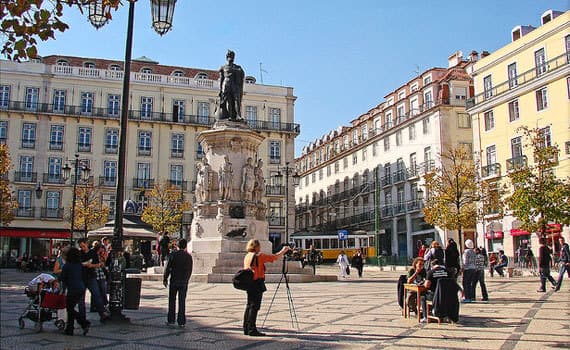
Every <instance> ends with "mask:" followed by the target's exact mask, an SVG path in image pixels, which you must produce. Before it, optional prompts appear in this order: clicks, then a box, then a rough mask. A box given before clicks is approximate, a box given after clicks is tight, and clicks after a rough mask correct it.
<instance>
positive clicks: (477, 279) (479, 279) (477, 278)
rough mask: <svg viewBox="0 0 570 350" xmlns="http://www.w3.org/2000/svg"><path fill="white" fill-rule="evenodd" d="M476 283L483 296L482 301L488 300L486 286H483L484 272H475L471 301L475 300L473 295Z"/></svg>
mask: <svg viewBox="0 0 570 350" xmlns="http://www.w3.org/2000/svg"><path fill="white" fill-rule="evenodd" d="M477 282H479V284H481V294H482V295H483V300H489V294H487V285H486V284H485V270H477V273H476V274H475V280H474V281H473V300H475V294H476V292H477V290H476V289H477Z"/></svg>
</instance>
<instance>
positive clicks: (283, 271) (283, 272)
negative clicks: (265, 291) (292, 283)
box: [261, 256, 299, 329]
mask: <svg viewBox="0 0 570 350" xmlns="http://www.w3.org/2000/svg"><path fill="white" fill-rule="evenodd" d="M286 262H287V257H286V256H283V266H282V267H281V279H280V280H279V283H277V288H275V293H273V298H272V299H271V303H270V304H269V308H268V309H267V313H266V314H265V319H264V320H263V324H262V325H261V327H264V326H265V321H267V316H269V312H270V311H271V307H272V306H273V302H274V301H275V296H276V295H277V291H278V290H279V286H281V282H283V280H285V288H286V290H287V302H288V303H289V315H290V316H291V326H292V327H293V328H297V329H299V321H298V320H297V313H296V312H295V305H293V295H291V288H289V277H287V263H286ZM295 326H296V327H295Z"/></svg>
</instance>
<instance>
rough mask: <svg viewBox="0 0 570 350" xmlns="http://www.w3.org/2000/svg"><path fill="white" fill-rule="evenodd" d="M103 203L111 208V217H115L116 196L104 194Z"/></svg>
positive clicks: (102, 196)
mask: <svg viewBox="0 0 570 350" xmlns="http://www.w3.org/2000/svg"><path fill="white" fill-rule="evenodd" d="M101 201H102V202H103V204H105V205H106V206H107V208H109V217H114V216H115V195H113V194H109V193H104V194H103V195H101Z"/></svg>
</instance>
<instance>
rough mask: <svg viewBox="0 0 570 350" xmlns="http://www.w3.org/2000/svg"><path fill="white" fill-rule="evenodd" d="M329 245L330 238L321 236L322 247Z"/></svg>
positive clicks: (327, 247)
mask: <svg viewBox="0 0 570 350" xmlns="http://www.w3.org/2000/svg"><path fill="white" fill-rule="evenodd" d="M329 246H330V239H328V238H323V249H329Z"/></svg>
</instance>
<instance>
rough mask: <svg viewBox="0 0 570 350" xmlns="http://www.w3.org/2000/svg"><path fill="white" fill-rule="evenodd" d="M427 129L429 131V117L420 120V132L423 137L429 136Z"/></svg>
mask: <svg viewBox="0 0 570 350" xmlns="http://www.w3.org/2000/svg"><path fill="white" fill-rule="evenodd" d="M429 129H430V122H429V117H425V118H424V119H422V132H423V134H424V135H427V134H429Z"/></svg>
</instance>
